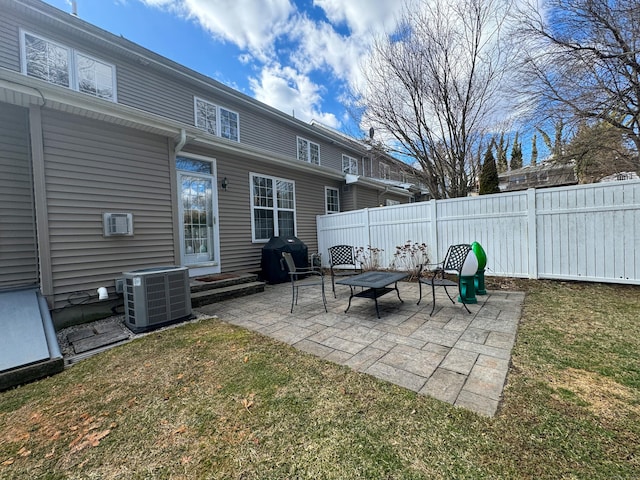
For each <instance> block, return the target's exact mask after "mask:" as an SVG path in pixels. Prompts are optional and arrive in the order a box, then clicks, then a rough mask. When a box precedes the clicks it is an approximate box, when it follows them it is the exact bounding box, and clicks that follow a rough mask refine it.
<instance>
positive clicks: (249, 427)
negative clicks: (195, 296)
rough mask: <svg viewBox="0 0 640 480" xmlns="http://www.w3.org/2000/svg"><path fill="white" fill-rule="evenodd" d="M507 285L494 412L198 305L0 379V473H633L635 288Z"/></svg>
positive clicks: (638, 342)
mask: <svg viewBox="0 0 640 480" xmlns="http://www.w3.org/2000/svg"><path fill="white" fill-rule="evenodd" d="M506 283H508V284H510V286H515V287H517V288H520V289H523V290H526V291H527V292H528V293H527V297H526V300H525V305H524V314H523V315H524V316H523V320H522V322H521V325H520V331H519V333H518V338H517V343H516V346H515V349H514V355H513V360H512V369H511V371H510V373H509V378H508V384H507V387H506V390H505V398H504V402H503V404H502V407H501V409H500V412H499V414H498V415H497V416H496V417H495V418H493V419H488V418H485V417H481V416H478V415H475V414H473V413H471V412H469V411H466V410H463V409H459V408H455V407H452V406H451V405H449V404H445V403H442V402H439V401H437V400H434V399H431V398H428V397H424V396H420V395H417V394H415V393H412V392H409V391H407V390H404V389H402V388H400V387H396V386H394V385H390V384H388V383H385V382H382V381H378V380H376V379H374V378H372V377H369V376H367V375H363V374H359V373H356V372H353V371H350V370H349V369H347V368H344V367H341V366H338V365H335V364H331V363H328V362H324V361H322V360H319V359H317V358H315V357H312V356H310V355H307V354H304V353H301V352H298V351H296V350H294V349H293V348H291V347H289V346H286V345H282V344H280V343H278V342H276V341H273V340H271V339H268V338H265V337H262V336H260V335H257V334H254V333H251V332H247V331H244V330H242V329H239V328H235V327H232V326H229V325H227V324H225V323H223V322H220V321H216V320H204V321H201V322H200V323H197V324H190V325H185V326H182V327H180V328H176V329H172V330H167V331H164V332H159V333H157V334H154V335H150V336H147V337H145V338H142V339H139V340H136V341H134V342H132V343H130V344H127V345H124V346H121V347H118V348H115V349H113V350H111V351H108V352H106V353H103V354H101V355H99V356H96V357H93V358H91V359H89V360H86V361H84V362H82V363H80V364H78V365H76V366H74V367H73V368H70V369H68V370H66V371H65V372H63V373H62V374H59V375H57V376H55V377H53V378H49V379H45V380H42V381H39V382H35V383H33V384H30V385H25V386H23V387H20V388H17V389H14V390H11V391H7V392H3V393H0V478H3V479H4V478H6V479H15V478H18V479H21V478H25V479H33V478H43V479H61V478H101V479H103V478H104V479H115V478H134V479H135V478H171V479H183V478H184V479H187V478H189V479H191V478H220V479H228V478H237V479H272V478H278V479H280V478H291V479H294V478H295V479H297V478H325V479H351V478H354V479H355V478H362V479H365V478H366V479H369V478H388V479H392V478H396V479H412V478H473V479H476V478H514V479H520V478H532V479H533V478H553V479H556V478H607V479H610V478H620V479H623V478H624V479H626V478H640V461H639V459H640V411H639V409H640V393H639V392H640V374H639V372H640V353H639V352H640V348H639V347H640V323H639V322H638V318H639V317H640V289H639V288H637V287H619V286H612V285H592V284H572V283H567V282H530V281H524V280H518V281H514V283H513V285H511V282H506V281H505V282H502V283H500V284H497V286H498V287H499V286H500V285H505V284H506ZM494 288H495V287H494Z"/></svg>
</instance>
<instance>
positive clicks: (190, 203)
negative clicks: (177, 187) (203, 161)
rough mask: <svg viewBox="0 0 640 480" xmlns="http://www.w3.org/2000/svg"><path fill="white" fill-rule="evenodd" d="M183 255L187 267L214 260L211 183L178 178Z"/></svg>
mask: <svg viewBox="0 0 640 480" xmlns="http://www.w3.org/2000/svg"><path fill="white" fill-rule="evenodd" d="M180 178H181V190H182V192H181V195H182V231H183V242H184V243H183V246H182V248H183V252H184V255H185V260H186V263H200V262H207V261H210V260H213V204H212V199H211V194H212V188H213V179H212V178H206V177H199V176H192V175H186V174H181V175H180Z"/></svg>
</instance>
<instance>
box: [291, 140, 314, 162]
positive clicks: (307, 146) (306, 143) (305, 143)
mask: <svg viewBox="0 0 640 480" xmlns="http://www.w3.org/2000/svg"><path fill="white" fill-rule="evenodd" d="M301 146H302V147H303V148H302V149H301V148H300V147H301ZM312 146H313V147H315V148H316V150H317V152H318V154H317V157H318V161H317V162H314V161H312V158H311V157H312V155H311V153H312V152H311V148H312ZM303 152H304V153H303ZM301 153H302V155H301ZM296 156H297V158H298V160H301V161H303V162H307V163H312V164H314V165H320V145H319V144H317V143H315V142H312V141H311V140H307V139H306V138H302V137H296Z"/></svg>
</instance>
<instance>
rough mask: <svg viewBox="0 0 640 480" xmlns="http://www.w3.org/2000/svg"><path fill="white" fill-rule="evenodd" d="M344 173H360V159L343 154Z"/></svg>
mask: <svg viewBox="0 0 640 480" xmlns="http://www.w3.org/2000/svg"><path fill="white" fill-rule="evenodd" d="M342 173H350V174H351V175H358V159H357V158H354V157H350V156H349V155H345V154H344V153H343V154H342Z"/></svg>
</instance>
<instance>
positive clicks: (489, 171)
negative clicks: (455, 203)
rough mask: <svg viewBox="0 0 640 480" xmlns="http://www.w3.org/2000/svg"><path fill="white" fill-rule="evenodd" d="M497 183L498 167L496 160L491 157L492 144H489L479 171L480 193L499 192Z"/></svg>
mask: <svg viewBox="0 0 640 480" xmlns="http://www.w3.org/2000/svg"><path fill="white" fill-rule="evenodd" d="M498 184H499V180H498V169H497V168H496V161H495V160H494V158H493V144H492V145H489V147H488V148H487V152H486V153H485V154H484V162H483V164H482V171H481V172H480V195H487V194H489V193H500V187H499V186H498Z"/></svg>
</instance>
